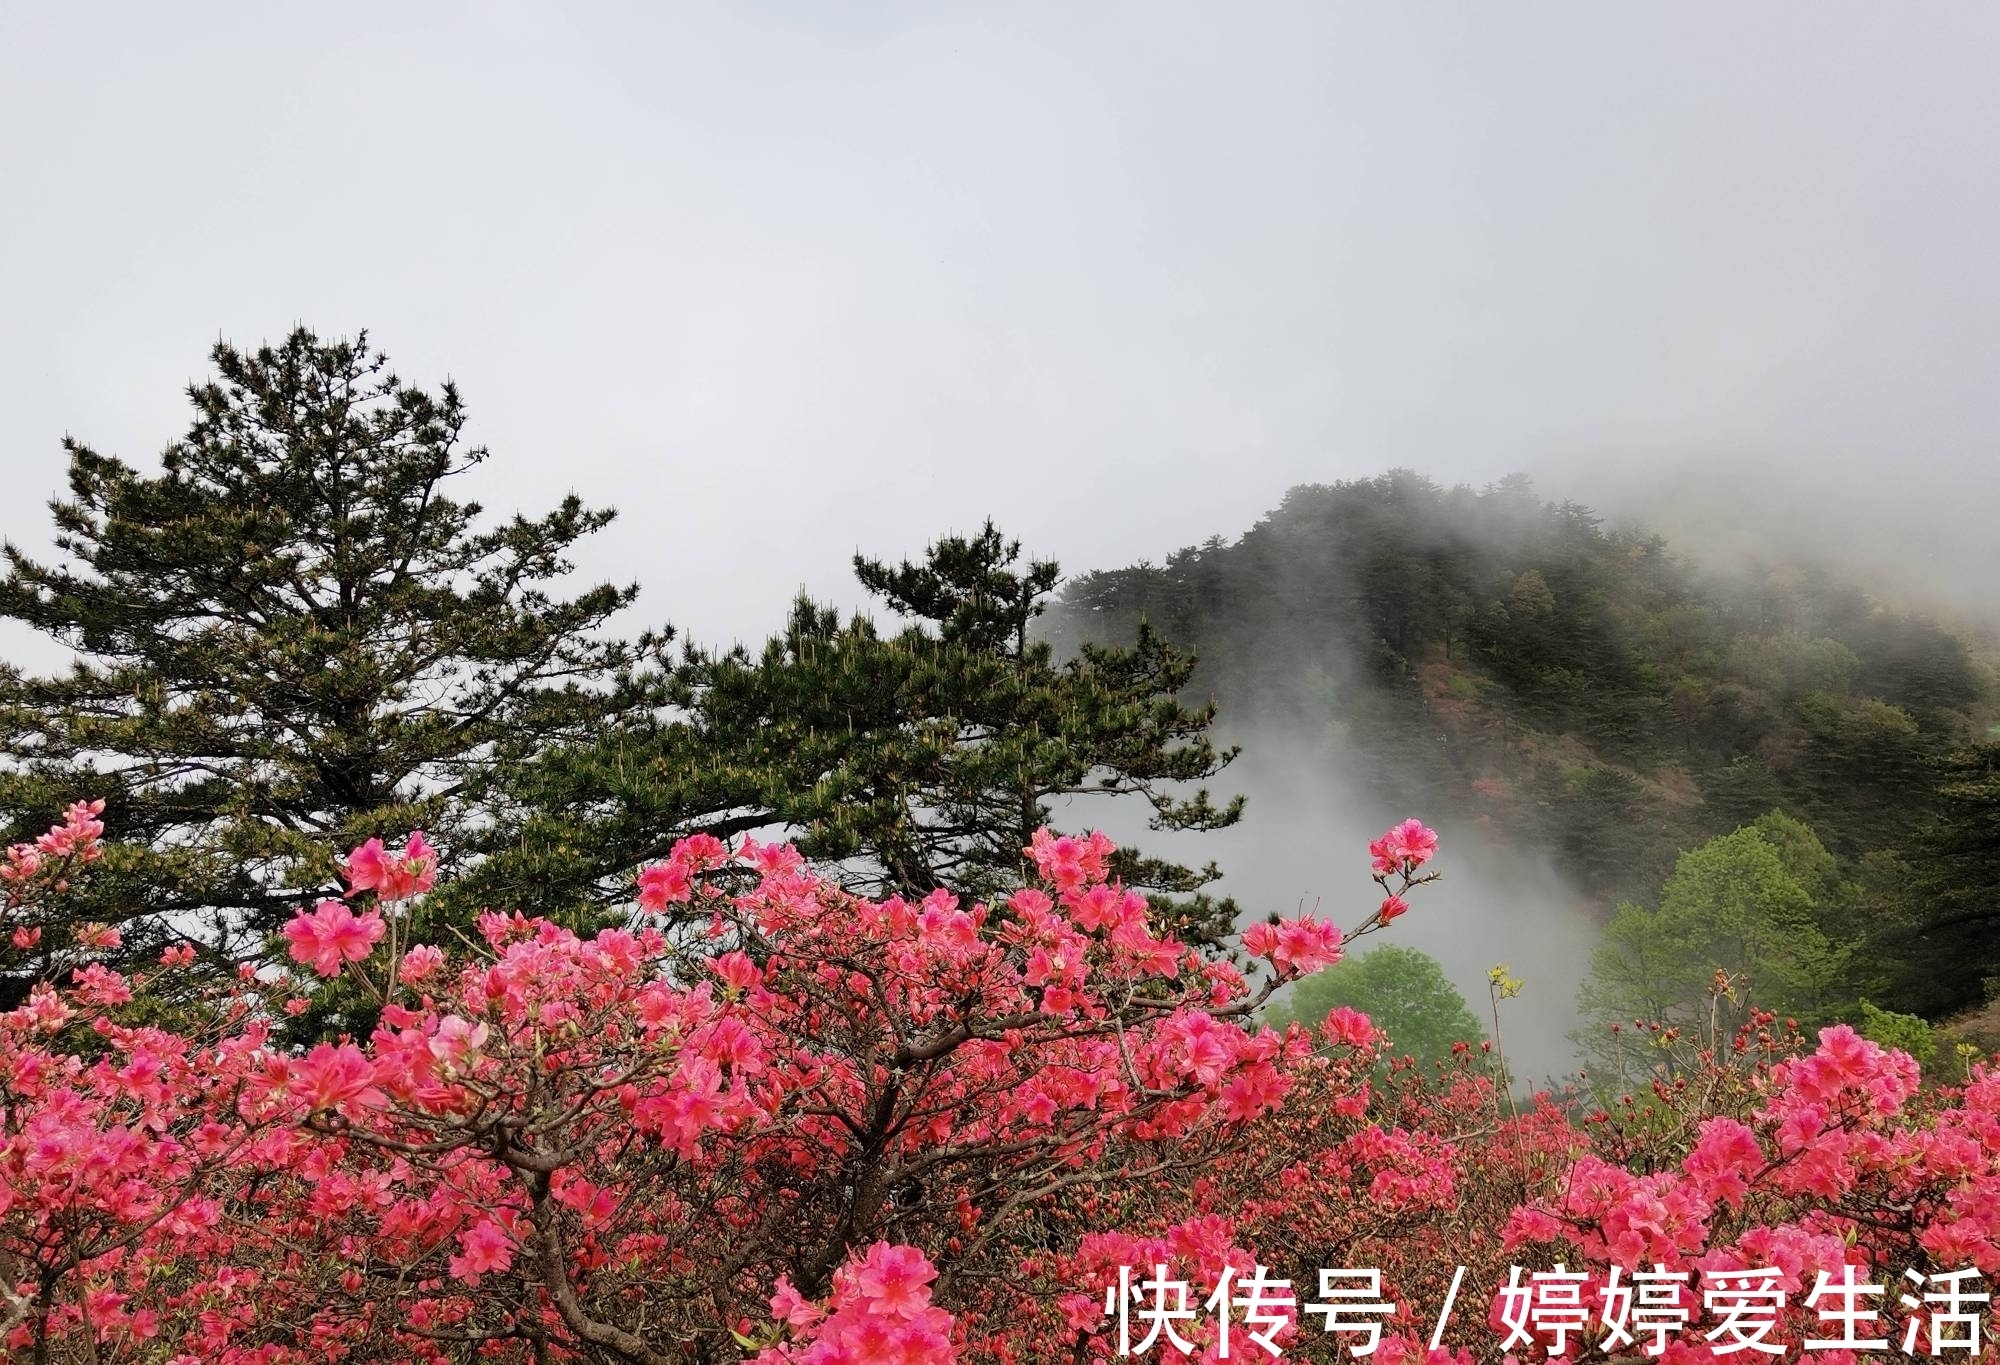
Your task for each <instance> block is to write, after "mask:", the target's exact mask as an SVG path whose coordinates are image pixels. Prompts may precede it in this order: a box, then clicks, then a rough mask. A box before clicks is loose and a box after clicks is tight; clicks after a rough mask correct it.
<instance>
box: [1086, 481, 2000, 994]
mask: <svg viewBox="0 0 2000 1365" xmlns="http://www.w3.org/2000/svg"><path fill="white" fill-rule="evenodd" d="M1142 622H1143V623H1145V624H1147V625H1148V626H1149V627H1150V628H1151V629H1153V630H1156V631H1158V632H1159V633H1160V634H1161V635H1162V636H1163V637H1164V638H1165V639H1166V640H1167V641H1169V642H1170V643H1171V644H1173V645H1176V646H1178V647H1181V648H1183V649H1186V650H1189V651H1191V652H1193V653H1194V654H1195V655H1196V656H1197V658H1198V660H1199V663H1198V665H1197V667H1196V669H1195V672H1194V675H1193V677H1192V678H1191V680H1190V691H1191V693H1192V694H1193V695H1195V696H1198V697H1201V698H1206V697H1208V696H1210V695H1213V696H1214V698H1215V699H1216V700H1217V701H1219V702H1220V703H1221V707H1222V716H1223V723H1224V724H1225V726H1231V727H1243V730H1244V732H1246V733H1247V732H1248V730H1249V729H1250V728H1252V727H1260V728H1261V727H1267V726H1269V727H1276V728H1279V729H1281V730H1282V731H1283V732H1284V733H1287V734H1290V735H1294V736H1299V737H1302V739H1301V741H1300V742H1301V743H1304V744H1305V745H1306V747H1307V749H1308V750H1310V749H1311V747H1312V746H1313V745H1315V744H1316V745H1318V746H1319V747H1320V753H1319V755H1318V757H1319V758H1320V759H1321V760H1323V761H1326V762H1334V761H1336V756H1337V761H1340V762H1342V763H1344V764H1345V765H1347V766H1348V767H1349V768H1350V770H1357V769H1358V770H1357V771H1354V772H1353V775H1354V777H1355V778H1356V779H1357V780H1359V781H1362V782H1366V783H1370V784H1372V785H1373V786H1375V787H1376V788H1378V789H1379V790H1380V791H1381V793H1382V794H1383V795H1384V797H1385V798H1390V799H1401V800H1404V801H1408V802H1410V803H1412V804H1413V805H1418V806H1421V808H1422V809H1424V810H1426V811H1431V812H1436V813H1438V814H1440V815H1454V816H1456V817H1458V818H1460V819H1461V820H1469V821H1473V822H1477V823H1479V824H1481V825H1483V826H1484V827H1486V828H1487V829H1488V830H1490V832H1491V833H1492V834H1493V835H1494V837H1496V838H1502V839H1506V840H1509V841H1514V842H1524V843H1526V844H1528V845H1530V846H1534V847H1539V848H1542V849H1545V850H1547V851H1548V852H1549V854H1550V855H1551V856H1552V857H1553V858H1554V859H1555V860H1556V861H1557V862H1558V864H1559V865H1560V866H1561V867H1562V868H1563V869H1565V871H1566V872H1567V873H1568V875H1570V876H1571V877H1572V878H1573V879H1574V881H1575V882H1576V884H1577V885H1578V887H1579V888H1580V890H1581V892H1582V893H1583V894H1584V895H1586V896H1587V897H1588V898H1590V900H1591V901H1592V902H1593V903H1595V904H1597V905H1598V906H1599V907H1600V908H1601V910H1602V912H1603V914H1604V916H1605V917H1606V919H1607V920H1610V919H1611V918H1612V916H1613V914H1614V907H1618V906H1620V905H1621V904H1622V905H1623V906H1624V907H1625V908H1624V910H1622V911H1618V912H1617V913H1619V914H1626V915H1628V916H1629V915H1650V916H1653V917H1654V919H1653V921H1652V922H1650V923H1649V925H1647V926H1641V927H1644V928H1646V931H1647V932H1648V933H1652V934H1655V935H1658V934H1662V933H1667V934H1670V936H1671V932H1673V931H1672V930H1671V925H1669V924H1667V923H1666V922H1665V921H1662V920H1660V918H1659V915H1660V913H1661V896H1662V892H1663V889H1665V888H1667V887H1668V886H1669V884H1670V883H1672V882H1673V881H1674V879H1675V876H1676V871H1677V864H1679V863H1680V861H1681V860H1682V859H1683V857H1684V855H1685V856H1688V857H1692V856H1693V854H1694V852H1695V851H1703V850H1704V849H1705V846H1706V845H1708V844H1709V843H1710V841H1715V840H1726V839H1729V838H1732V837H1733V838H1735V842H1734V843H1730V844H1724V845H1722V846H1719V847H1718V848H1717V849H1715V850H1710V851H1708V852H1709V856H1710V857H1711V858H1714V859H1723V860H1724V861H1723V864H1722V865H1721V866H1720V867H1719V868H1717V869H1714V872H1715V876H1716V877H1718V878H1720V879H1721V881H1720V882H1717V883H1716V884H1717V885H1721V884H1723V883H1727V884H1728V885H1730V886H1731V887H1737V886H1740V885H1741V884H1742V883H1743V881H1744V879H1745V878H1746V877H1748V876H1750V874H1751V873H1753V872H1755V871H1757V870H1759V869H1762V870H1763V871H1765V872H1771V871H1772V868H1770V867H1765V866H1764V863H1765V862H1766V861H1769V859H1771V858H1777V857H1778V854H1780V853H1782V854H1783V855H1784V858H1783V859H1780V860H1779V861H1784V862H1785V867H1784V869H1783V875H1784V880H1785V885H1784V887H1783V888H1780V890H1779V892H1777V893H1774V895H1775V897H1776V898H1775V899H1768V898H1767V899H1766V900H1762V901H1756V902H1755V904H1753V905H1752V906H1751V907H1750V911H1749V913H1752V915H1753V918H1756V919H1757V925H1756V932H1755V933H1754V934H1752V938H1754V939H1758V940H1760V941H1763V942H1765V943H1766V945H1767V946H1766V947H1765V948H1763V949H1758V950H1754V951H1749V955H1748V957H1747V958H1746V959H1745V960H1744V961H1743V963H1741V964H1740V965H1742V966H1743V967H1744V968H1745V970H1747V971H1749V973H1750V974H1751V975H1752V976H1755V977H1759V978H1761V982H1760V983H1759V987H1760V988H1761V990H1762V993H1763V996H1764V998H1765V999H1767V1000H1769V999H1772V998H1773V997H1774V996H1775V995H1777V994H1779V993H1780V992H1781V990H1782V989H1783V985H1782V983H1784V982H1787V981H1789V982H1792V983H1794V984H1796V982H1797V981H1799V980H1800V979H1802V974H1803V976H1804V977H1811V978H1812V980H1813V981H1814V982H1815V983H1816V985H1815V992H1816V993H1814V994H1812V996H1811V998H1810V999H1809V1000H1804V1001H1803V1003H1801V1002H1802V997H1801V996H1800V995H1799V994H1797V993H1792V994H1788V995H1785V997H1784V998H1783V999H1782V1000H1777V1001H1775V1003H1782V1004H1786V1005H1791V1006H1795V1007H1798V1008H1800V1009H1801V1010H1802V1011H1803V1012H1807V1013H1829V1014H1831V1013H1844V1014H1852V1013H1854V1012H1855V1011H1856V1010H1857V1009H1858V1008H1859V1002H1860V1001H1861V1000H1862V999H1864V998H1865V999H1867V1000H1869V1001H1871V1002H1873V1005H1871V1007H1873V1006H1874V1005H1888V1006H1893V1007H1894V1008H1897V1009H1901V1010H1906V1011H1910V1012H1913V1013H1918V1014H1922V1015H1924V1016H1926V1017H1929V1018H1934V1019H1937V1018H1943V1017H1945V1016H1947V1015H1950V1014H1952V1013H1954V1012H1957V1011H1963V1010H1967V1009H1970V1008H1974V1007H1977V1006H1980V1005H1982V1004H1983V1003H1984V1002H1985V1000H1986V999H1987V996H1988V993H1989V992H1988V981H1987V978H1989V977H1992V976H1994V975H1995V974H1996V973H2000V949H1996V947H1995V933H1994V928H1995V924H1996V918H2000V917H1997V916H1996V913H1995V910H1994V906H1995V904H1996V897H1995V896H1994V895H1993V891H1994V882H1995V876H1994V872H1993V868H1994V866H1995V859H1994V857H1993V854H1994V851H1995V848H1996V844H2000V785H1997V784H1996V782H1995V779H1994V772H1995V754H1996V750H1995V748H1994V745H1993V737H1994V734H1995V726H1994V721H1995V719H1996V715H2000V712H1996V696H1995V686H1994V673H1993V668H1992V665H1991V658H1990V655H1989V654H1988V653H1987V648H1986V646H1985V644H1984V643H1983V642H1981V641H1978V640H1973V639H1967V638H1962V637H1961V636H1960V635H1958V634H1955V633H1954V632H1953V631H1952V630H1950V629H1948V628H1946V627H1945V626H1944V625H1941V624H1940V623H1939V622H1938V621H1936V620H1933V619H1931V618H1929V617H1927V616H1926V615H1924V614H1922V613H1921V611H1919V610H1916V609H1913V608H1912V607H1911V606H1909V605H1907V604H1902V603H1889V602H1883V601H1878V600H1874V599H1872V598H1871V597H1870V596H1869V595H1868V594H1867V593H1866V592H1864V591H1863V590H1862V589H1861V588H1859V587H1858V586H1856V585H1855V584H1853V583H1851V582H1847V581H1843V579H1842V578H1841V577H1840V576H1839V575H1838V574H1837V573H1835V572H1831V571H1829V570H1827V569H1826V568H1824V567H1820V566H1813V565H1803V564H1791V563H1780V564H1766V565H1761V566H1754V567H1751V566H1737V567H1731V568H1728V569H1722V568H1710V567H1704V566H1700V565H1697V564H1694V563H1691V562H1688V561H1686V560H1684V559H1682V558H1680V557H1678V556H1676V555H1675V553H1674V552H1673V549H1672V547H1671V546H1669V545H1668V544H1666V543H1665V542H1664V541H1663V540H1662V539H1660V538H1659V537H1657V536H1654V535H1650V534H1646V533H1643V532H1636V531H1628V530H1618V529H1612V528H1610V527H1607V526H1606V525H1605V524H1603V522H1602V521H1601V520H1600V519H1599V518H1598V517H1597V516H1595V515H1594V514H1593V513H1592V512H1591V511H1590V510H1589V509H1587V508H1585V507H1581V506H1578V505H1576V504H1574V503H1567V502H1564V503H1551V502H1546V501H1543V500H1542V499H1541V498H1540V497H1539V496H1538V495H1537V494H1536V493H1535V491H1534V490H1533V489H1532V487H1531V486H1530V485H1529V484H1528V483H1527V481H1526V480H1525V479H1522V478H1518V477H1517V478H1510V479H1507V480H1503V481H1502V482H1500V483H1499V484H1497V485H1494V486H1492V487H1489V488H1487V489H1484V490H1474V489H1470V488H1465V487H1457V488H1445V487H1441V486H1439V485H1438V484H1436V483H1433V482H1431V481H1430V480H1428V479H1425V478H1423V477H1421V476H1420V475H1418V474H1415V473H1411V472H1407V471H1397V472H1393V473H1390V474H1387V475H1384V476H1382V477H1380V478H1375V479H1369V480H1362V481H1355V482H1347V483H1337V484H1332V485H1311V486H1302V487H1298V488H1295V489H1293V490H1292V491H1291V492H1290V493H1289V494H1287V496H1286V497H1285V499H1284V501H1283V502H1282V504H1281V505H1280V506H1279V507H1278V508H1277V509H1276V510H1274V511H1273V512H1271V513H1270V514H1269V515H1267V516H1266V517H1264V518H1263V519H1262V520H1261V521H1260V522H1259V523H1258V524H1257V525H1256V526H1255V527H1253V528H1252V529H1251V530H1250V531H1249V532H1247V533H1246V534H1244V535H1243V536H1242V537H1241V538H1240V539H1238V540H1236V541H1235V542H1233V543H1228V542H1225V541H1223V540H1222V539H1220V538H1215V539H1211V540H1209V541H1207V542H1206V543H1204V544H1201V545H1198V546H1191V547H1188V548H1186V549H1183V550H1180V551H1177V552H1175V553H1174V554H1172V555H1170V556H1168V558H1167V559H1166V562H1165V563H1163V564H1151V563H1140V564H1137V565H1134V566H1131V567H1129V568H1123V569H1116V570H1109V571H1104V572H1098V573H1092V574H1087V575H1084V576H1081V577H1079V578H1077V579H1075V580H1073V581H1072V582H1071V583H1069V584H1068V585H1067V586H1066V588H1065V590H1064V592H1063V594H1062V597H1061V601H1060V604H1059V605H1058V606H1057V607H1056V608H1055V609H1053V610H1052V611H1051V613H1050V625H1049V631H1050V635H1051V638H1052V640H1053V641H1054V642H1055V643H1056V645H1057V650H1058V653H1059V654H1060V653H1061V652H1063V651H1064V650H1067V649H1074V648H1077V647H1078V646H1080V645H1081V644H1082V643H1084V642H1117V641H1122V640H1125V639H1130V638H1133V636H1134V635H1135V634H1136V633H1137V631H1138V628H1139V626H1140V624H1141V623H1142ZM1309 761H1310V760H1309ZM1774 813H1777V814H1776V815H1775V817H1774ZM1759 821H1762V822H1763V826H1762V829H1763V832H1762V833H1760V832H1758V831H1757V829H1755V828H1752V827H1753V826H1755V825H1756V822H1759ZM1779 822H1781V823H1779ZM1738 831H1747V832H1746V833H1743V834H1741V835H1738V834H1737V832H1738ZM1753 845H1754V846H1753ZM1773 850H1776V852H1773ZM1767 855H1768V857H1767ZM1730 858H1734V859H1736V861H1728V859H1730ZM1746 858H1747V859H1749V860H1750V863H1745V862H1743V861H1742V860H1743V859H1746ZM1751 864H1755V866H1754V867H1753V866H1752V865H1751ZM1681 870H1683V871H1685V872H1687V874H1688V875H1687V876H1686V877H1683V878H1681V880H1680V883H1679V885H1680V888H1681V890H1682V891H1683V892H1685V891H1686V890H1687V888H1688V887H1690V886H1692V885H1694V884H1695V882H1694V881H1693V880H1690V879H1691V878H1696V876H1697V874H1698V873H1699V872H1700V869H1699V868H1683V869H1681ZM1794 893H1796V894H1794ZM1753 900H1754V898H1753ZM1670 905H1671V906H1677V907H1679V913H1681V914H1682V915H1683V917H1684V919H1685V920H1686V925H1687V926H1688V927H1684V929H1683V930H1681V931H1678V932H1680V934H1681V937H1682V939H1683V941H1686V942H1687V943H1688V944H1689V953H1690V957H1691V960H1692V958H1696V957H1699V958H1713V957H1714V956H1715V953H1714V952H1713V951H1711V948H1712V945H1710V944H1709V943H1707V941H1706V940H1707V938H1708V937H1709V936H1710V934H1711V932H1712V931H1713V929H1714V927H1715V925H1716V924H1718V923H1719V922H1720V920H1721V918H1722V917H1726V915H1727V914H1728V913H1729V912H1728V911H1727V909H1726V908H1725V907H1722V906H1720V905H1719V904H1713V903H1710V902H1708V901H1697V902H1695V903H1693V904H1692V905H1690V903H1689V902H1687V900H1686V897H1685V895H1683V896H1681V897H1680V898H1679V899H1671V898H1670ZM1624 928H1625V929H1626V930H1633V931H1635V932H1636V930H1634V924H1633V922H1632V921H1631V920H1630V919H1629V917H1628V919H1627V922H1626V924H1625V926H1624ZM1690 936H1693V938H1691V937H1690ZM1614 937H1615V936H1614ZM1694 938H1699V939H1701V940H1702V941H1701V942H1700V943H1698V944H1697V943H1695V942H1694V941H1693V939H1694ZM1801 945H1805V946H1801ZM1815 945H1816V946H1815ZM1628 946H1629V945H1628ZM1697 947H1698V948H1699V952H1696V951H1695V949H1696V948H1697ZM1813 951H1823V952H1824V953H1829V954H1832V955H1833V957H1832V958H1827V959H1824V960H1822V961H1820V962H1819V963H1818V964H1817V965H1815V966H1811V967H1808V966H1807V965H1806V964H1804V963H1802V962H1801V961H1799V960H1798V959H1800V958H1801V957H1802V956H1810V955H1811V953H1812V952H1813ZM1835 959H1837V960H1835ZM1829 964H1830V965H1829ZM1716 965H1731V964H1728V963H1718V964H1716ZM1815 973H1817V974H1816V975H1815ZM1701 975H1702V976H1703V977H1707V976H1712V970H1711V971H1704V972H1702V973H1701ZM1628 1003H1635V1004H1636V1003H1645V1002H1628ZM1616 1013H1617V1010H1616V1005H1615V1004H1614V1005H1613V1006H1612V1007H1611V1008H1610V1017H1616Z"/></svg>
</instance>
